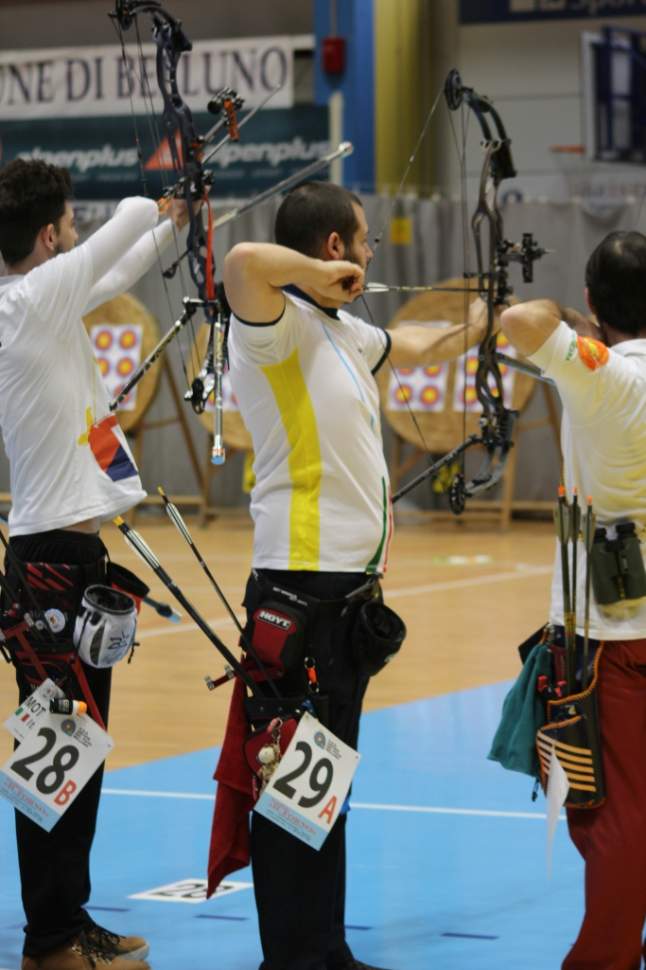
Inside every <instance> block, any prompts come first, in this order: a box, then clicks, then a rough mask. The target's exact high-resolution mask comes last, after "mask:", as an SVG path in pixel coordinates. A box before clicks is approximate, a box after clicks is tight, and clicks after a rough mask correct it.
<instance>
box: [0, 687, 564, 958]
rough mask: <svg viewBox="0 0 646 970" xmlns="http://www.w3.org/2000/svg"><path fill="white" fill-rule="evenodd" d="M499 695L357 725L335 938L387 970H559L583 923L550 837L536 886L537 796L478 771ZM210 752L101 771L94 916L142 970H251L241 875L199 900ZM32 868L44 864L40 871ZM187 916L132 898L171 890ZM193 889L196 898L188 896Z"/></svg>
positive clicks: (8, 850)
mask: <svg viewBox="0 0 646 970" xmlns="http://www.w3.org/2000/svg"><path fill="white" fill-rule="evenodd" d="M507 686H508V685H504V684H499V685H494V686H491V687H484V688H480V689H478V690H470V691H462V692H459V693H455V694H450V695H446V696H443V697H439V698H434V699H430V700H425V701H418V702H415V703H412V704H406V705H401V706H399V707H394V708H389V709H386V710H381V711H375V712H372V713H369V714H366V715H365V716H364V719H363V722H362V737H361V751H362V754H363V758H362V761H361V764H360V766H359V771H358V774H357V777H356V780H355V784H354V789H353V804H354V808H353V811H352V812H351V815H350V821H349V855H348V902H347V924H348V940H349V943H350V945H351V947H352V948H353V950H354V952H355V954H356V956H357V957H358V958H360V959H361V960H364V961H367V962H368V963H374V964H376V965H377V966H381V967H388V968H391V970H467V968H474V970H494V968H495V970H558V968H559V966H560V962H561V960H562V958H563V956H564V954H565V952H566V951H567V950H568V948H569V946H570V945H571V943H572V942H573V940H574V938H575V936H576V933H577V930H578V925H579V922H580V919H581V908H582V893H583V890H582V865H581V863H580V860H579V858H578V856H577V855H576V853H575V850H574V849H573V848H572V846H571V845H570V843H569V841H568V838H567V831H566V827H565V825H564V824H563V823H561V824H560V825H559V826H558V829H557V833H556V838H555V845H554V862H553V874H552V876H551V878H548V875H547V865H546V823H545V820H544V818H543V817H541V816H542V813H543V811H544V800H543V796H542V795H539V798H538V800H537V801H536V802H532V801H531V797H530V796H531V787H532V785H531V781H530V779H528V778H526V777H525V776H521V775H514V774H510V773H507V772H504V771H503V770H502V769H501V768H500V767H499V766H498V765H496V764H493V763H491V762H488V761H487V760H486V753H487V750H488V745H489V742H490V739H491V737H492V734H493V732H494V730H495V727H496V725H497V720H498V715H499V711H500V706H501V702H502V698H503V696H504V693H505V691H506V689H507ZM215 760H216V751H215V749H213V750H209V751H200V752H197V753H194V754H188V755H184V756H182V757H177V758H169V759H164V760H161V761H155V762H151V763H149V764H145V765H140V766H137V767H134V768H126V769H121V770H118V771H112V772H109V773H108V774H107V775H106V777H105V783H104V789H105V793H104V797H103V800H102V805H101V814H100V819H99V828H98V834H97V837H96V842H95V849H94V853H93V863H92V871H93V884H94V889H93V897H92V903H93V907H92V908H91V912H92V915H93V916H94V918H95V919H96V920H97V922H99V923H102V924H103V925H106V926H108V927H109V928H113V929H115V930H117V931H118V932H121V933H125V932H135V933H139V934H142V935H145V936H146V937H147V938H148V939H149V940H150V943H151V954H150V957H149V959H150V962H151V966H152V967H154V968H155V970H255V968H256V967H257V966H258V964H259V963H260V959H261V953H260V946H259V942H258V933H257V923H256V918H255V910H254V905H253V895H252V891H251V889H250V888H249V886H248V885H244V884H249V883H250V882H251V877H250V872H249V870H248V869H247V870H242V871H240V872H238V873H235V874H234V875H232V877H231V881H232V882H234V883H242V884H243V887H242V888H241V889H239V890H238V891H232V892H229V893H226V894H223V895H222V896H216V897H215V898H213V899H211V900H209V901H204V900H203V899H202V893H201V889H200V887H199V885H198V887H197V889H196V890H195V891H194V892H193V893H191V888H192V887H191V886H190V883H191V881H193V880H197V881H198V884H199V881H200V880H203V879H204V878H205V867H206V856H207V849H208V841H209V833H210V824H211V813H212V793H213V783H212V782H211V775H212V772H213V767H214V764H215ZM44 864H46V861H45V860H44ZM176 883H183V884H184V885H183V886H181V887H180V889H179V890H178V892H179V893H180V894H181V893H182V892H183V893H184V894H185V895H188V896H189V897H190V896H191V895H193V896H197V898H198V901H197V902H192V903H191V902H183V901H182V902H180V901H170V900H169V897H168V896H165V897H161V898H160V897H156V898H153V899H141V898H132V897H133V896H134V895H136V894H141V893H148V892H149V891H150V890H153V889H157V888H159V887H163V886H168V885H169V884H176ZM193 888H194V887H193ZM22 919H23V917H22V910H21V907H20V896H19V888H18V874H17V864H16V858H15V848H14V844H13V815H12V810H11V808H10V806H9V805H8V804H7V803H5V802H2V803H0V970H15V968H18V967H19V966H20V947H21V936H22V933H21V926H22Z"/></svg>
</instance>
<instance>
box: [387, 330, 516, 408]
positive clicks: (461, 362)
mask: <svg viewBox="0 0 646 970" xmlns="http://www.w3.org/2000/svg"><path fill="white" fill-rule="evenodd" d="M432 325H433V326H436V327H437V326H442V327H444V326H451V324H450V323H448V321H444V320H442V321H433V324H432ZM497 347H498V350H499V351H501V352H502V353H504V354H506V355H507V356H508V357H514V356H515V350H514V348H513V347H512V345H511V344H510V343H509V341H508V340H507V338H506V337H505V336H504V334H499V335H498V341H497ZM451 364H454V365H455V382H454V388H453V401H452V410H454V411H458V412H460V413H462V411H463V410H464V408H465V402H466V411H467V413H469V412H478V411H480V410H481V406H480V402H479V401H478V398H477V395H476V389H475V377H476V371H477V369H478V349H477V347H472V348H471V349H470V350H469V351H468V352H467V353H466V354H462V355H461V356H460V357H457V358H456V359H455V361H451V362H450V363H449V362H448V361H445V362H444V363H441V364H434V365H432V366H429V367H405V368H400V369H398V370H397V371H396V376H395V374H392V375H391V377H390V387H389V397H388V407H389V408H390V410H392V411H407V410H408V409H409V408H410V409H411V410H412V411H425V412H427V413H429V414H432V413H434V412H437V413H441V412H443V411H444V410H445V408H446V401H447V385H448V379H449V367H450V366H451ZM500 373H501V375H502V384H503V397H504V400H505V405H506V406H507V407H509V406H510V402H511V395H512V391H513V387H514V374H513V371H512V370H511V368H509V367H505V366H504V365H503V364H500ZM490 384H492V386H495V385H493V383H492V381H491V380H490Z"/></svg>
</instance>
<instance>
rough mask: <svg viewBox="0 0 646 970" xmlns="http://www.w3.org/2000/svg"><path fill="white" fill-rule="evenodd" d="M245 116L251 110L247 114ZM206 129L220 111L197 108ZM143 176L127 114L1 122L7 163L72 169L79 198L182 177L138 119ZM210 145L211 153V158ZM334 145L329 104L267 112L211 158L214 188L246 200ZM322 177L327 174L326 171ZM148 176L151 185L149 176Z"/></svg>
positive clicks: (156, 191) (150, 187)
mask: <svg viewBox="0 0 646 970" xmlns="http://www.w3.org/2000/svg"><path fill="white" fill-rule="evenodd" d="M241 117H244V115H241ZM194 119H195V125H196V128H197V130H198V131H206V130H207V129H208V128H209V127H210V126H211V125H212V124H213V116H212V115H208V114H195V115H194ZM137 122H138V123H137V129H138V137H139V144H140V148H141V161H142V166H143V174H142V171H141V167H140V162H139V158H138V152H137V144H136V138H135V131H134V126H133V121H132V119H131V118H127V117H106V118H52V119H49V120H44V119H38V120H30V121H3V122H0V158H1V162H2V164H5V163H6V162H9V161H11V159H13V158H16V157H18V156H21V157H22V158H40V159H43V160H44V161H46V162H49V163H51V164H53V165H60V166H62V167H64V168H68V169H69V171H70V174H71V176H72V182H73V184H74V193H75V197H76V198H77V199H79V200H81V201H82V200H89V199H92V200H116V199H122V198H124V197H125V196H127V195H140V194H142V193H143V192H144V191H145V193H146V194H148V195H150V196H152V197H153V198H157V197H159V196H160V195H161V194H162V191H163V189H164V188H165V187H166V186H168V185H170V184H172V183H173V182H174V181H175V177H174V173H173V171H172V164H171V155H170V151H169V148H168V144H167V143H166V142H165V140H164V139H163V137H161V133H160V131H159V128H155V129H151V126H150V124H149V123H148V122H149V119H146V118H138V119H137ZM208 151H209V150H208V147H207V149H206V155H207V157H208ZM328 151H329V142H328V109H327V108H326V107H314V106H312V105H299V106H296V107H293V108H273V109H267V110H265V111H260V112H258V114H257V115H256V116H255V117H254V118H253V120H252V121H250V123H249V126H248V127H244V128H243V129H242V130H241V132H240V141H239V142H231V141H229V142H227V143H226V144H225V145H224V146H223V147H222V148H221V149H220V151H218V152H217V154H215V155H214V156H213V158H212V159H210V160H209V161H208V163H207V168H208V169H209V170H210V171H212V172H213V187H212V192H211V194H212V195H213V196H214V197H216V198H218V197H219V198H226V197H229V198H231V197H235V198H243V197H246V196H249V195H253V194H255V193H257V192H261V191H262V190H263V189H267V188H269V187H270V186H272V185H275V184H276V182H279V181H281V180H282V179H284V178H287V176H289V175H292V174H293V173H294V172H296V171H298V169H300V168H303V167H304V166H305V165H308V164H309V163H310V162H313V161H315V160H316V159H317V158H320V157H321V156H322V155H325V154H326V153H327V152H328ZM318 177H319V178H323V179H324V178H327V173H326V172H323V173H322V174H321V175H320V176H318ZM144 178H145V186H144V184H143V179H144Z"/></svg>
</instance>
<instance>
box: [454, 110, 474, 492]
mask: <svg viewBox="0 0 646 970" xmlns="http://www.w3.org/2000/svg"><path fill="white" fill-rule="evenodd" d="M459 117H460V135H461V140H460V139H458V133H457V131H456V125H455V123H454V121H453V114H452V112H451V111H449V125H450V128H451V134H452V136H453V144H454V145H455V150H456V153H457V156H458V164H459V169H460V223H461V226H462V266H463V272H464V280H465V290H464V296H463V298H462V317H463V323H464V325H465V330H464V341H463V346H462V440H463V441H466V437H467V378H468V356H467V355H468V351H469V347H468V343H469V336H468V330H467V323H468V318H469V299H470V295H469V293H468V292H467V288H466V287H467V282H468V280H469V279H470V272H471V232H470V229H471V227H470V225H469V199H468V172H467V139H468V135H469V124H470V122H471V112H470V111H469V110H468V108H467V107H466V106H465V104H464V102H463V103H462V105H461V106H460V115H459ZM460 471H461V474H462V476H463V477H465V476H466V451H463V452H462V454H461V455H460Z"/></svg>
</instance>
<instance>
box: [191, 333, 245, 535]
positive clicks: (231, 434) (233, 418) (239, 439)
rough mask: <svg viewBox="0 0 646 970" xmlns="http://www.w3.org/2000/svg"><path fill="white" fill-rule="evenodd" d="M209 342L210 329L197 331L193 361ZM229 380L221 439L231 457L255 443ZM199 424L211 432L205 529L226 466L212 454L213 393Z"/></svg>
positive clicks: (214, 510) (203, 506) (202, 509)
mask: <svg viewBox="0 0 646 970" xmlns="http://www.w3.org/2000/svg"><path fill="white" fill-rule="evenodd" d="M208 339H209V329H208V327H201V328H200V330H199V331H198V334H197V337H196V338H195V345H194V347H193V352H192V353H191V361H192V362H193V361H203V360H204V356H205V354H206V347H207V341H208ZM193 367H194V365H193V364H191V367H190V368H189V376H190V379H191V380H192V379H193V377H194V376H195V370H194V369H193ZM226 382H227V378H226V377H225V387H226V390H225V399H226V403H227V404H228V405H229V406H226V407H225V408H224V410H223V412H222V437H223V439H224V446H225V450H226V457H227V460H228V458H229V457H230V456H231V455H232V454H233V455H235V454H236V453H237V452H240V451H242V452H251V451H253V444H252V442H251V435H250V434H249V432H248V431H247V428H246V426H245V423H244V421H243V420H242V416H241V415H240V412H239V411H238V410H234V409H233V407H232V406H231V401H230V400H229V398H230V396H231V394H230V388H229V387H228V385H227V383H226ZM198 417H199V420H200V422H201V423H202V425H203V426H204V427H205V428H206V430H207V431H208V434H209V436H208V439H207V447H206V452H205V455H204V459H203V462H204V463H203V466H202V501H201V503H200V525H201V526H204V525H205V524H206V522H207V521H208V520H209V519H211V518H213V517H214V516H215V515H216V514H217V506H215V505H213V504H212V503H211V498H210V496H211V484H212V482H213V478H214V476H215V475H216V474H217V473H218V471H220V469H221V468H223V467H224V466H223V465H214V464H213V462H212V461H211V451H212V449H213V436H214V415H213V395H212V394H211V396H210V398H209V401H208V404H207V407H206V410H204V411H203V412H202V414H200V415H198Z"/></svg>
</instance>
